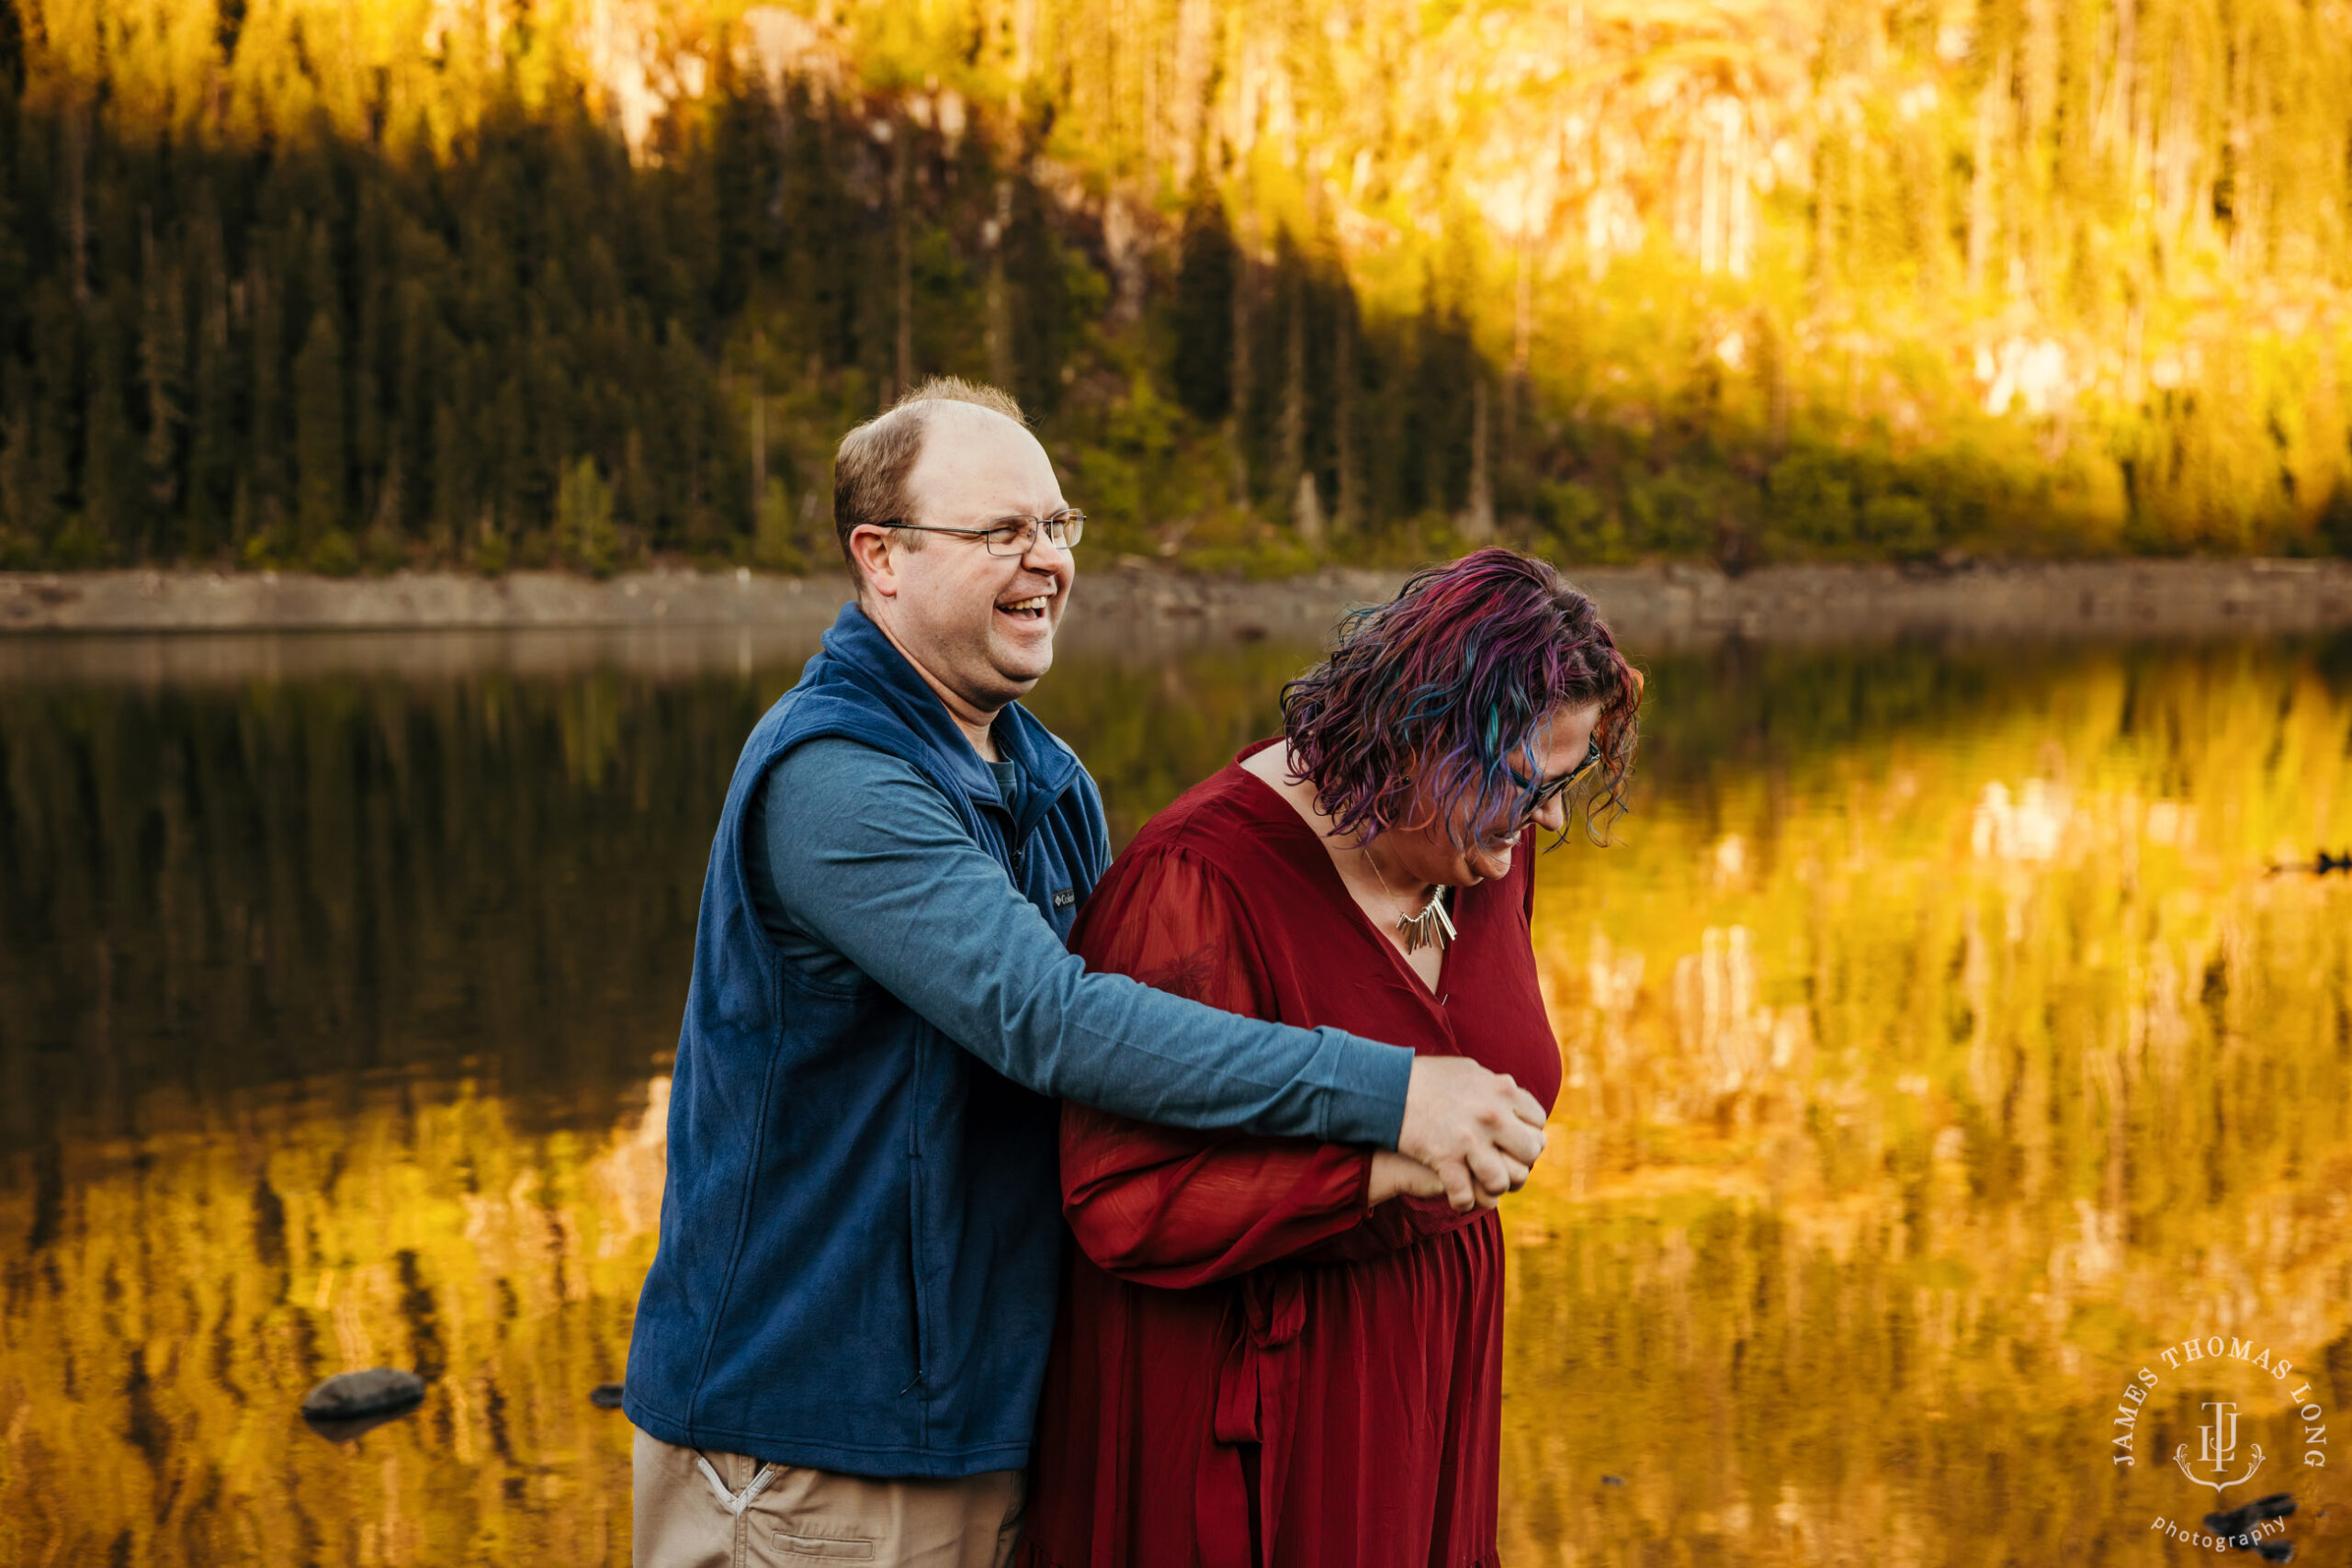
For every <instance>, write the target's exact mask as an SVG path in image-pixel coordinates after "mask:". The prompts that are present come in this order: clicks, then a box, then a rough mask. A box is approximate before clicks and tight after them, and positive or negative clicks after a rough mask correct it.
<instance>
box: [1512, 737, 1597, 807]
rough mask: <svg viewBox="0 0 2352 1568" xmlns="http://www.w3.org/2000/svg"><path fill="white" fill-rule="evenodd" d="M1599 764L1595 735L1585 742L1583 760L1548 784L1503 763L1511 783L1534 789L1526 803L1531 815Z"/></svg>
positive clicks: (1563, 793) (1563, 792) (1564, 793)
mask: <svg viewBox="0 0 2352 1568" xmlns="http://www.w3.org/2000/svg"><path fill="white" fill-rule="evenodd" d="M1599 766H1600V739H1599V738H1598V737H1595V738H1594V739H1590V740H1588V741H1586V742H1585V746H1584V761H1581V762H1578V763H1577V765H1576V766H1575V767H1573V768H1570V769H1569V770H1568V771H1567V772H1566V773H1562V774H1561V775H1560V776H1559V777H1558V778H1556V779H1554V780H1552V781H1551V782H1550V783H1549V784H1543V785H1541V786H1539V785H1538V784H1536V782H1535V781H1534V780H1533V779H1531V778H1529V777H1528V776H1527V775H1526V774H1524V773H1521V772H1520V771H1519V770H1518V769H1517V768H1512V767H1510V765H1509V764H1508V763H1506V764H1505V767H1506V769H1507V771H1508V772H1509V773H1510V778H1511V782H1512V783H1513V784H1517V785H1519V787H1520V788H1521V789H1524V790H1532V791H1534V796H1533V798H1532V799H1531V800H1530V801H1529V802H1528V803H1527V814H1528V815H1529V816H1531V817H1532V816H1534V815H1535V814H1536V813H1537V812H1539V811H1542V810H1543V809H1544V807H1547V806H1549V805H1551V804H1552V803H1553V802H1554V801H1555V800H1557V799H1559V798H1560V797H1561V796H1562V795H1566V794H1567V793H1568V791H1570V790H1572V789H1574V788H1576V786H1577V784H1580V783H1582V782H1583V781H1584V780H1585V778H1586V777H1588V776H1589V774H1590V773H1592V770H1593V769H1595V768H1597V767H1599Z"/></svg>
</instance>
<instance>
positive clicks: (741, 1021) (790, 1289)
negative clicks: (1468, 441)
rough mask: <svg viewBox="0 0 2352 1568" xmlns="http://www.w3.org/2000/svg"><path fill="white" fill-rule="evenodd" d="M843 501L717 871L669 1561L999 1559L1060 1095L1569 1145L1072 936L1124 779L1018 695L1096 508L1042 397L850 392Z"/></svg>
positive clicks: (1407, 1061) (1451, 1157)
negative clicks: (829, 552) (820, 629)
mask: <svg viewBox="0 0 2352 1568" xmlns="http://www.w3.org/2000/svg"><path fill="white" fill-rule="evenodd" d="M833 516H834V526H835V529H836V532H837V533H838V534H839V536H840V537H841V542H842V550H843V553H844V554H845V555H846V556H847V557H848V558H849V561H850V566H851V570H852V571H853V572H854V574H855V576H856V578H857V580H858V599H857V603H855V604H851V605H848V606H845V607H844V608H843V609H842V614H841V617H840V619H839V620H838V621H836V622H835V623H834V626H833V627H832V629H831V631H829V632H828V633H826V635H825V651H824V652H823V653H821V654H820V655H819V656H818V657H817V658H816V659H814V660H810V661H809V668H808V670H807V671H806V673H804V674H803V676H802V677H801V681H800V683H799V684H798V685H797V686H796V687H794V688H793V690H792V691H791V692H789V693H787V694H786V695H785V696H784V698H783V699H782V700H781V701H779V702H778V703H777V704H776V705H775V707H774V708H772V709H771V710H769V712H768V714H767V716H765V717H764V718H763V719H762V720H761V721H760V724H759V726H758V728H755V729H754V730H753V731H752V737H751V739H750V740H749V741H748V742H747V743H746V744H745V746H744V749H743V754H742V757H741V760H740V761H739V762H738V763H737V766H736V771H735V778H734V783H733V784H732V785H731V786H730V787H729V791H728V795H727V804H726V807H725V809H724V811H723V812H722V814H721V816H720V818H719V825H718V838H717V840H716V842H715V843H714V844H713V846H712V849H711V857H710V869H709V873H708V875H707V878H706V880H705V883H704V888H703V901H702V911H701V918H700V925H699V930H698V931H697V934H696V938H695V968H694V976H693V980H692V983H691V986H690V987H689V992H688V997H687V1001H686V1016H685V1021H684V1027H683V1028H682V1030H681V1032H680V1035H679V1041H678V1059H677V1066H676V1072H675V1088H674V1090H673V1095H672V1099H671V1109H670V1148H669V1186H668V1189H667V1190H666V1192H665V1193H664V1195H663V1198H662V1235H661V1243H660V1248H659V1251H658V1253H657V1255H656V1257H655V1258H654V1263H653V1268H652V1270H651V1272H650V1275H649V1276H648V1278H647V1280H646V1284H645V1292H644V1295H643V1298H642V1299H641V1301H640V1302H639V1307H638V1315H637V1323H636V1328H635V1332H634V1337H633V1338H632V1341H631V1344H630V1347H629V1365H628V1381H627V1396H626V1407H627V1410H628V1416H629V1419H630V1420H631V1421H632V1422H634V1423H635V1424H636V1426H637V1427H638V1432H637V1437H636V1444H637V1447H636V1456H635V1497H636V1532H637V1533H636V1561H637V1562H638V1563H639V1564H640V1565H657V1568H698V1565H701V1564H713V1565H717V1564H740V1563H743V1562H808V1561H809V1560H811V1559H817V1560H840V1561H852V1562H871V1563H909V1564H911V1563H922V1564H939V1565H942V1568H989V1565H991V1564H999V1563H1001V1562H1002V1561H1003V1560H1004V1558H1005V1556H1006V1555H1007V1554H1009V1552H1010V1551H1011V1549H1012V1542H1013V1539H1014V1536H1015V1534H1016V1533H1017V1529H1018V1522H1019V1515H1020V1499H1021V1471H1022V1468H1023V1465H1025V1463H1026V1462H1027V1460H1028V1454H1029V1441H1030V1428H1031V1425H1032V1422H1033V1420H1034V1416H1035V1407H1036V1401H1037V1393H1038V1385H1039V1381H1040V1379H1041V1377H1042V1376H1043V1373H1044V1370H1045V1363H1046V1347H1047V1341H1048V1337H1049V1336H1050V1333H1051V1330H1052V1325H1053V1316H1054V1306H1055V1298H1056V1290H1057V1272H1058V1269H1059V1266H1060V1252H1061V1235H1060V1224H1059V1214H1058V1188H1057V1178H1056V1150H1057V1137H1056V1126H1057V1121H1056V1111H1055V1108H1054V1104H1053V1101H1052V1100H1050V1099H1048V1098H1047V1097H1048V1096H1067V1097H1069V1098H1070V1099H1073V1100H1079V1101H1080V1102H1082V1103H1085V1104H1090V1105H1095V1106H1100V1107H1102V1108H1103V1109H1106V1110H1110V1111H1119V1112H1123V1113H1125V1114H1127V1115H1130V1116H1136V1117H1141V1118H1144V1119H1147V1120H1149V1121H1153V1122H1168V1123H1175V1124H1179V1125H1185V1126H1194V1127H1235V1128H1239V1129H1244V1130H1246V1131H1249V1132H1252V1133H1257V1134H1283V1135H1295V1136H1301V1137H1311V1138H1318V1139H1323V1140H1327V1141H1331V1142H1340V1143H1353V1144H1365V1145H1375V1146H1379V1147H1385V1148H1396V1149H1397V1150H1398V1151H1399V1152H1401V1153H1403V1154H1405V1155H1407V1156H1410V1157H1412V1158H1413V1159H1417V1160H1419V1161H1420V1162H1421V1163H1422V1164H1423V1165H1425V1166H1427V1167H1429V1168H1430V1177H1429V1189H1430V1190H1432V1191H1434V1190H1438V1188H1439V1186H1440V1185H1441V1184H1442V1188H1443V1190H1445V1191H1446V1192H1447V1193H1448V1195H1449V1196H1450V1197H1451V1198H1452V1199H1453V1201H1454V1203H1455V1204H1456V1206H1457V1207H1461V1208H1467V1207H1468V1206H1469V1205H1470V1204H1471V1203H1472V1202H1473V1201H1492V1199H1493V1198H1494V1196H1495V1195H1497V1194H1498V1193H1500V1192H1502V1191H1505V1190H1509V1189H1510V1188H1512V1187H1515V1186H1517V1185H1518V1184H1519V1182H1520V1181H1521V1180H1523V1179H1525V1176H1526V1172H1527V1168H1528V1167H1529V1166H1531V1165H1532V1163H1533V1162H1534V1160H1535V1158H1536V1156H1537V1155H1538V1154H1540V1153H1541V1152H1542V1148H1543V1134H1542V1131H1541V1127H1542V1122H1543V1113H1542V1111H1541V1110H1540V1108H1539V1107H1537V1106H1536V1104H1535V1103H1534V1101H1533V1100H1532V1098H1530V1097H1529V1096H1527V1095H1526V1094H1525V1093H1523V1092H1521V1091H1520V1090H1519V1089H1517V1088H1516V1087H1515V1086H1513V1085H1512V1084H1511V1082H1510V1080H1509V1079H1508V1078H1503V1077H1496V1076H1495V1075H1492V1074H1489V1073H1487V1071H1486V1070H1485V1069H1484V1068H1481V1067H1479V1066H1476V1064H1475V1063H1472V1062H1470V1061H1467V1060H1466V1059H1462V1058H1434V1057H1431V1058H1415V1057H1413V1056H1412V1055H1410V1054H1408V1053H1407V1052H1404V1051H1401V1050H1399V1049H1397V1048H1396V1047H1394V1046H1388V1045H1383V1044H1378V1043H1373V1042H1370V1041H1364V1040H1359V1039H1355V1038H1353V1037H1351V1036H1349V1035H1346V1034H1342V1033H1340V1032H1336V1031H1331V1030H1311V1031H1310V1030H1299V1029H1290V1028H1285V1027H1283V1026H1281V1025H1276V1024H1269V1023H1264V1022H1261V1021H1255V1020H1250V1019H1244V1018H1240V1017H1237V1016H1235V1015H1232V1014H1228V1013H1224V1012H1219V1011H1217V1010H1214V1009H1210V1008H1204V1007H1201V1006H1199V1005H1197V1004H1194V1003H1193V1002H1189V1001H1186V1000H1183V999H1182V998H1176V997H1173V996H1169V995H1165V994H1162V993H1160V992H1157V991H1154V990H1151V989H1149V988H1148V987H1142V986H1139V985H1136V984H1135V983H1134V982H1133V981H1131V980H1128V979H1125V978H1124V977H1122V976H1113V975H1088V974H1087V973H1085V970H1084V966H1083V964H1080V961H1079V960H1078V959H1077V958H1075V957H1074V956H1072V955H1071V954H1069V953H1068V952H1067V951H1065V949H1064V947H1063V944H1062V940H1063V938H1064V937H1066V936H1067V935H1068V933H1069V927H1070V923H1071V921H1072V920H1073V919H1075V918H1076V916H1077V912H1078V908H1079V906H1080V904H1081V903H1082V902H1083V901H1084V900H1085V897H1086V896H1087V894H1088V893H1089V892H1090V891H1091V889H1092V887H1093V886H1094V883H1095V882H1096V880H1097V879H1098V878H1099V877H1100V876H1101V875H1102V874H1103V869H1104V867H1105V866H1106V864H1107V863H1108V862H1109V859H1110V844H1109V840H1108V835H1107V833H1106V831H1105V828H1104V824H1103V808H1102V801H1101V797H1100V795H1098V794H1097V792H1096V790H1095V788H1094V784H1093V781H1092V780H1091V779H1090V778H1088V776H1087V775H1086V773H1085V771H1084V770H1083V769H1082V768H1080V766H1079V763H1078V760H1077V758H1076V757H1075V756H1074V755H1072V754H1071V752H1070V751H1069V749H1068V748H1067V747H1065V746H1063V745H1062V744H1061V742H1060V741H1058V740H1057V739H1054V737H1053V736H1051V735H1050V734H1048V733H1047V732H1046V730H1045V728H1044V727H1042V726H1041V725H1039V724H1038V723H1037V721H1036V720H1035V718H1033V717H1031V716H1030V715H1029V714H1028V712H1027V711H1026V710H1025V709H1023V708H1022V707H1021V706H1020V705H1018V703H1017V702H1016V700H1015V699H1017V698H1019V697H1020V696H1021V695H1023V694H1025V693H1026V692H1027V691H1028V690H1029V689H1030V688H1031V687H1032V686H1034V685H1035V683H1036V682H1037V680H1038V678H1039V677H1040V676H1042V675H1044V674H1045V673H1046V670H1047V668H1048V667H1049V666H1050V665H1051V664H1052V662H1053V647H1054V632H1055V628H1056V627H1057V626H1058V625H1059V624H1060V620H1061V616H1062V613H1063V610H1064V608H1065V606H1067V604H1069V591H1070V586H1071V583H1072V581H1073V579H1074V577H1075V564H1074V559H1073V557H1072V555H1071V553H1070V550H1069V546H1070V545H1073V544H1075V543H1076V542H1077V540H1076V535H1077V533H1078V532H1079V530H1080V528H1081V527H1082V526H1083V522H1084V519H1083V518H1082V517H1080V516H1079V515H1078V514H1077V513H1070V512H1069V511H1067V509H1066V507H1065V503H1064V502H1063V499H1062V494H1061V487H1060V484H1059V482H1058V480H1057V479H1056V478H1055V475H1054V470H1053V465H1052V464H1051V463H1050V462H1049V461H1048V460H1047V459H1046V453H1045V450H1044V448H1043V447H1041V446H1038V444H1037V442H1036V440H1035V438H1034V437H1033V436H1031V435H1030V434H1029V432H1028V430H1027V428H1026V427H1025V426H1024V425H1023V423H1022V420H1021V416H1020V411H1019V409H1018V408H1017V407H1015V406H1014V405H1013V403H1012V400H1010V399H1009V398H1006V397H1005V396H1003V395H1002V394H1001V393H999V392H995V391H992V390H989V389H985V388H978V387H972V386H969V385H967V384H965V383H963V382H960V381H955V380H939V381H933V382H932V383H930V384H928V385H926V386H924V387H922V388H920V389H917V390H916V391H914V392H913V393H911V394H910V396H909V397H907V398H906V399H904V400H901V401H900V402H899V404H898V405H897V406H896V407H895V408H893V409H892V410H890V411H889V412H887V413H885V414H883V415H882V416H881V417H879V418H878V419H876V420H873V421H871V422H869V423H866V424H864V425H861V426H860V427H858V428H857V429H856V430H854V431H852V432H851V433H850V434H848V435H847V436H846V437H845V438H843V440H842V445H841V449H840V452H839V454H838V456H837V458H836V463H835V470H834V480H833Z"/></svg>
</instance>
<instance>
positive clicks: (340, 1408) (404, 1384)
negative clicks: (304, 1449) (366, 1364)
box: [302, 1367, 424, 1443]
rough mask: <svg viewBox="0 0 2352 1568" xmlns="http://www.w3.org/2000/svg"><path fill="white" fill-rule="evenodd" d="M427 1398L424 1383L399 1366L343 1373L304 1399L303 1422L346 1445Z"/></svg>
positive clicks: (321, 1434)
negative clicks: (346, 1442)
mask: <svg viewBox="0 0 2352 1568" xmlns="http://www.w3.org/2000/svg"><path fill="white" fill-rule="evenodd" d="M423 1401H424V1379H423V1378H421V1377H418V1376H417V1375H416V1374H415V1373H414V1372H404V1371H400V1370H399V1369H398V1368H395V1367H370V1368H368V1371H364V1372H341V1373H338V1374H336V1375H335V1376H334V1377H331V1378H329V1379H327V1381H326V1382H322V1383H321V1384H320V1385H319V1386H318V1387H316V1388H314V1389H312V1390H311V1392H310V1393H309V1394H308V1395H306V1396H305V1397H304V1398H303V1400H302V1419H303V1420H305V1421H308V1422H309V1423H310V1424H311V1430H313V1431H315V1432H317V1433H318V1434H319V1436H321V1437H322V1438H327V1439H328V1440H329V1441H331V1442H338V1443H339V1442H344V1441H345V1440H347V1439H349V1438H356V1437H357V1436H359V1434H360V1433H362V1432H365V1431H368V1430H370V1429H371V1428H373V1427H380V1426H382V1425H383V1424H384V1423H385V1422H387V1421H390V1420H394V1419H397V1418H398V1417H400V1416H405V1415H407V1414H408V1413H409V1412H410V1411H412V1410H413V1409H415V1408H416V1407H417V1405H418V1404H421V1403H423Z"/></svg>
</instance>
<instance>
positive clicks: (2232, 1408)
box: [2172, 1399, 2262, 1494]
mask: <svg viewBox="0 0 2352 1568" xmlns="http://www.w3.org/2000/svg"><path fill="white" fill-rule="evenodd" d="M2204 1408H2206V1409H2208V1410H2210V1411H2211V1412H2212V1413H2213V1418H2212V1419H2211V1421H2208V1422H2206V1423H2205V1425H2203V1426H2202V1427H2198V1428H2197V1430H2198V1434H2199V1437H2201V1438H2203V1441H2202V1443H2201V1444H2200V1445H2199V1453H2198V1456H2197V1463H2198V1466H2199V1468H2200V1469H2205V1468H2210V1469H2211V1471H2212V1472H2213V1475H2214V1477H2215V1479H2212V1480H2208V1479H2207V1478H2205V1477H2204V1476H2201V1475H2199V1474H2198V1473H2197V1472H2196V1471H2195V1470H2191V1469H2190V1468H2189V1466H2188V1444H2187V1443H2183V1444H2181V1445H2180V1446H2179V1447H2178V1448H2177V1449H2175V1450H2173V1453H2172V1461H2173V1463H2175V1464H2177V1465H2178V1466H2180V1472H2181V1474H2183V1475H2186V1476H2187V1477H2188V1479H2189V1480H2191V1481H2193V1482H2195V1483H2197V1484H2198V1485H2199V1486H2211V1488H2212V1489H2213V1490H2214V1492H2215V1493H2216V1494H2219V1493H2221V1492H2222V1491H2223V1490H2225V1489H2226V1488H2229V1487H2232V1486H2243V1485H2245V1483H2247V1482H2249V1481H2252V1480H2253V1479H2254V1472H2256V1471H2257V1470H2260V1469H2261V1468H2262V1445H2261V1444H2260V1443H2256V1444H2254V1445H2252V1447H2253V1452H2254V1462H2253V1463H2252V1464H2249V1465H2247V1466H2246V1467H2245V1474H2244V1475H2241V1476H2239V1477H2237V1478H2236V1479H2235V1480H2226V1479H2222V1477H2226V1476H2227V1475H2228V1474H2229V1469H2230V1461H2232V1460H2233V1459H2235V1458H2236V1457H2237V1451H2238V1407H2237V1406H2236V1405H2234V1404H2226V1403H2224V1402H2222V1401H2221V1400H2214V1399H2209V1400H2207V1401H2206V1402H2205V1405H2204Z"/></svg>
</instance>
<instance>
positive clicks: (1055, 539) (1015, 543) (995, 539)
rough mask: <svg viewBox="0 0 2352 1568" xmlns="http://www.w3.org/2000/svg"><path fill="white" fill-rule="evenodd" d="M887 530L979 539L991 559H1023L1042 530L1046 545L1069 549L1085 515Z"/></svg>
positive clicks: (909, 525) (1080, 532) (1073, 513)
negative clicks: (984, 545)
mask: <svg viewBox="0 0 2352 1568" xmlns="http://www.w3.org/2000/svg"><path fill="white" fill-rule="evenodd" d="M883 526H884V527H886V528H904V529H905V530H907V532H909V533H910V534H953V535H955V536H956V537H958V538H963V539H978V540H980V541H981V542H982V543H984V544H986V545H987V546H988V547H989V554H990V555H992V556H1025V555H1027V554H1028V553H1029V552H1030V551H1031V550H1032V549H1034V548H1035V547H1036V544H1037V533H1038V530H1039V529H1043V530H1044V531H1045V535H1046V543H1047V544H1049V545H1052V546H1053V547H1056V548H1057V549H1064V550H1066V549H1069V547H1071V546H1073V545H1075V544H1077V543H1078V541H1079V537H1080V536H1081V535H1083V534H1084V533H1085V532H1086V513H1083V512H1079V511H1076V510H1072V511H1068V512H1057V513H1054V514H1053V515H1052V516H1051V517H1000V518H998V519H997V520H996V521H995V522H993V523H989V524H984V525H981V526H979V527H978V528H933V527H931V526H928V525H924V524H921V523H900V522H897V521H895V520H894V521H892V522H888V523H885V524H884V525H883Z"/></svg>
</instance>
